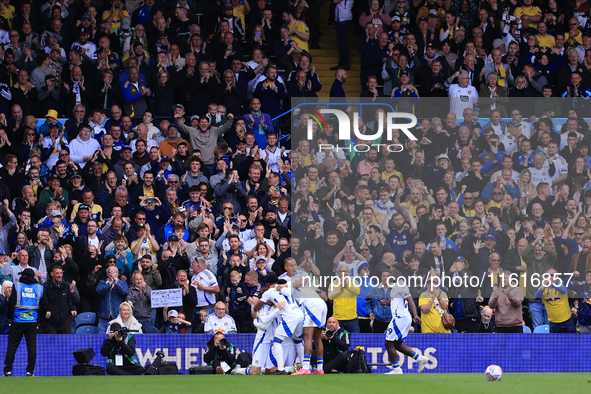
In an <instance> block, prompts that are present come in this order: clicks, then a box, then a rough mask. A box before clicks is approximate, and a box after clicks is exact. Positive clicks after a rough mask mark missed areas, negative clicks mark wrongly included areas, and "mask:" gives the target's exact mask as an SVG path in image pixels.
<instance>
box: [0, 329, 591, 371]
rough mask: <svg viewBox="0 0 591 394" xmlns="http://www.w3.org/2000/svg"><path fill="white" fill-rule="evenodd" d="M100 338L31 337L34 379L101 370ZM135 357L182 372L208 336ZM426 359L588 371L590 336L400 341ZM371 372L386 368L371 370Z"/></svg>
mask: <svg viewBox="0 0 591 394" xmlns="http://www.w3.org/2000/svg"><path fill="white" fill-rule="evenodd" d="M104 338H105V336H104V335H39V336H38V337H37V366H36V369H35V375H36V376H70V375H72V366H74V364H76V361H75V360H74V356H73V355H72V352H74V351H76V350H80V349H84V348H87V347H91V348H93V349H94V351H95V352H96V353H97V355H96V356H95V357H94V359H93V360H92V362H91V364H98V365H102V366H105V363H106V358H105V357H103V356H101V355H100V348H101V345H102V342H103V339H104ZM135 338H136V340H137V347H136V350H137V355H138V359H139V361H140V363H141V364H142V366H144V367H145V366H146V365H147V364H150V362H151V361H152V360H154V358H155V357H156V356H155V353H156V352H157V351H158V350H162V351H163V352H164V353H165V354H166V356H167V357H166V360H169V361H173V362H176V364H177V366H178V367H179V371H182V372H183V373H184V374H187V373H188V369H189V368H190V367H192V366H197V365H204V363H203V352H204V350H205V349H206V348H207V341H209V339H210V338H211V336H210V335H204V334H192V335H164V334H153V335H136V336H135ZM227 338H228V340H229V341H230V342H231V343H233V344H234V345H236V347H237V348H238V349H239V350H240V351H248V352H250V351H252V343H253V340H254V335H253V334H243V335H228V336H227ZM7 340H8V336H7V335H3V336H0V362H1V361H2V360H4V355H5V352H6V345H7ZM405 343H406V344H407V345H408V346H411V347H412V348H413V349H414V350H416V351H418V352H420V353H421V354H424V355H426V356H427V357H428V358H429V364H428V365H427V367H426V369H425V371H424V373H484V370H485V369H486V367H487V366H488V365H490V364H497V365H500V366H501V367H502V368H503V371H505V372H508V373H511V372H513V373H518V372H548V373H551V372H591V364H589V363H587V362H585V360H588V359H589V356H590V355H591V335H581V334H465V335H459V334H456V335H446V334H425V335H410V336H409V337H408V338H407V341H406V342H405ZM355 346H363V347H364V348H365V351H366V352H367V361H368V363H387V362H388V355H387V353H386V349H385V347H384V336H383V335H377V334H356V335H352V336H351V348H350V349H353V348H354V347H355ZM402 361H403V363H402V369H403V370H404V372H405V373H406V372H409V373H415V372H416V371H417V368H418V364H417V363H416V362H415V361H414V360H413V359H409V358H408V357H405V356H403V357H402ZM26 363H27V352H26V346H25V342H24V340H23V342H22V343H21V346H20V347H19V350H18V352H17V354H16V360H15V364H14V368H13V371H12V373H13V376H23V375H24V374H25V366H26ZM372 369H373V372H374V373H383V372H387V371H388V367H384V366H380V367H372Z"/></svg>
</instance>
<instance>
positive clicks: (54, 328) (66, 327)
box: [42, 319, 72, 334]
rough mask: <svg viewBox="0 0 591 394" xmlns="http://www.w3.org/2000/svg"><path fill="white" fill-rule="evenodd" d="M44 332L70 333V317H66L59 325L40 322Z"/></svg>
mask: <svg viewBox="0 0 591 394" xmlns="http://www.w3.org/2000/svg"><path fill="white" fill-rule="evenodd" d="M42 326H43V333H44V334H71V333H72V319H66V320H65V321H64V322H63V323H62V324H60V325H53V324H49V323H47V322H46V323H44V324H42Z"/></svg>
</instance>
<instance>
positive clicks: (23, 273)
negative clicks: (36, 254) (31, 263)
mask: <svg viewBox="0 0 591 394" xmlns="http://www.w3.org/2000/svg"><path fill="white" fill-rule="evenodd" d="M19 275H20V276H24V277H27V278H34V277H35V271H33V270H32V269H31V268H25V269H24V270H22V271H21V272H20V273H19Z"/></svg>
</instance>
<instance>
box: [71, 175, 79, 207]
mask: <svg viewBox="0 0 591 394" xmlns="http://www.w3.org/2000/svg"><path fill="white" fill-rule="evenodd" d="M72 178H82V174H80V172H79V171H74V172H73V173H72V175H70V179H72ZM78 209H80V208H78Z"/></svg>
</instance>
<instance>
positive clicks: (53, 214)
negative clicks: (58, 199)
mask: <svg viewBox="0 0 591 394" xmlns="http://www.w3.org/2000/svg"><path fill="white" fill-rule="evenodd" d="M49 216H62V213H61V212H60V211H59V210H58V209H54V210H53V211H51V213H50V214H49Z"/></svg>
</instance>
